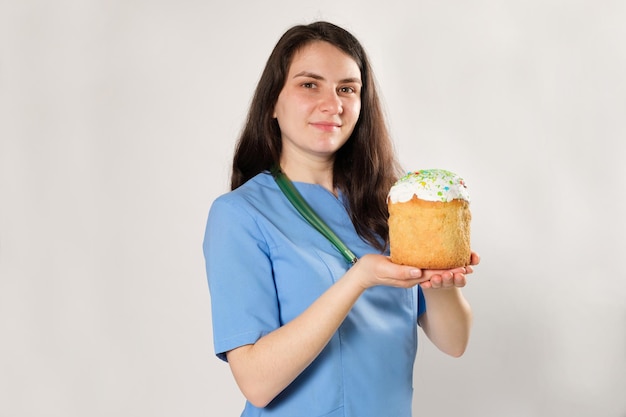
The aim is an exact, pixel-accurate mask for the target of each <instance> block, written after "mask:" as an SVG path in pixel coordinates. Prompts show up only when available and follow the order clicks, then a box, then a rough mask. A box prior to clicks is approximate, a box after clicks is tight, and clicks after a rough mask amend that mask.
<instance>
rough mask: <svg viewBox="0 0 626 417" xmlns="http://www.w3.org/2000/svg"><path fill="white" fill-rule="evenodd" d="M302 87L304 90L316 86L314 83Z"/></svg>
mask: <svg viewBox="0 0 626 417" xmlns="http://www.w3.org/2000/svg"><path fill="white" fill-rule="evenodd" d="M302 87H304V88H315V84H314V83H304V84H302Z"/></svg>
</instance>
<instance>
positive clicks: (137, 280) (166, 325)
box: [0, 0, 626, 417]
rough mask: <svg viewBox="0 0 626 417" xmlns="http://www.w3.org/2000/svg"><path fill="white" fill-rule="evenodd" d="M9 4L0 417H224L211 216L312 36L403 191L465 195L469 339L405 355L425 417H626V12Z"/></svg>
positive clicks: (428, 4)
mask: <svg viewBox="0 0 626 417" xmlns="http://www.w3.org/2000/svg"><path fill="white" fill-rule="evenodd" d="M0 5H1V6H0V48H1V49H0V53H1V55H0V106H1V107H0V117H1V119H0V416H1V417H35V416H46V417H48V416H49V417H85V416H93V417H98V416H107V417H108V416H151V417H160V416H186V417H191V416H214V417H222V416H224V417H227V416H237V415H239V413H240V412H241V409H242V407H243V398H242V396H241V395H240V394H239V391H238V389H237V387H236V385H235V383H234V380H233V379H232V377H231V375H230V372H229V370H228V366H227V365H226V364H225V363H223V362H221V361H219V360H218V359H216V357H215V356H214V352H213V346H212V333H211V317H210V298H209V294H208V290H207V284H206V277H205V271H204V260H203V255H202V251H201V243H202V238H203V233H204V226H205V220H206V215H207V212H208V209H209V207H210V204H211V202H212V201H213V200H214V199H215V198H216V197H217V196H218V195H220V194H222V193H224V192H226V191H227V190H228V182H229V170H230V160H231V157H232V152H233V147H234V142H235V140H236V137H237V134H238V133H239V131H240V129H241V126H242V123H243V120H244V117H245V114H246V112H247V108H248V105H249V103H250V99H251V96H252V92H253V89H254V87H255V85H256V82H257V80H258V78H259V76H260V72H261V70H262V68H263V66H264V64H265V60H266V59H267V56H268V55H269V53H270V51H271V49H272V48H273V46H274V44H275V43H276V41H277V40H278V38H279V36H280V35H281V34H282V33H283V32H284V31H285V30H286V29H287V28H289V27H290V26H292V25H294V24H299V23H309V22H312V21H315V20H319V19H324V20H329V21H332V22H334V23H337V24H340V25H342V26H343V27H345V28H346V29H348V30H350V31H351V32H352V33H353V34H355V35H356V36H357V37H358V38H359V39H360V40H361V41H362V43H363V44H364V46H365V48H366V49H367V51H368V52H369V54H370V58H371V60H372V64H373V67H374V71H375V74H376V76H377V80H378V84H379V87H380V89H381V90H380V91H381V92H382V96H383V100H384V105H385V110H386V113H387V115H388V120H389V126H390V129H391V131H392V133H393V136H394V138H395V144H396V148H397V151H398V154H399V155H400V158H401V161H402V163H403V164H404V166H405V169H406V170H414V169H421V168H445V169H449V170H452V171H455V172H457V173H459V174H461V175H462V176H463V177H464V178H465V180H466V182H467V184H468V186H469V190H470V192H471V196H472V206H471V207H472V213H473V222H472V228H473V229H472V240H473V242H472V243H473V247H474V250H476V251H477V252H479V253H480V254H481V255H482V263H481V265H480V266H479V267H478V268H476V272H475V273H474V274H473V275H472V276H471V279H470V283H469V284H468V286H467V287H466V288H465V290H464V292H465V294H466V297H467V298H468V299H469V301H470V302H471V304H472V306H473V309H474V316H475V324H474V330H473V334H472V339H471V343H470V346H469V348H468V351H467V352H466V354H465V355H464V356H463V357H462V358H459V359H453V358H449V357H446V356H445V355H443V354H442V353H440V352H438V351H436V350H435V349H434V348H433V347H432V345H431V344H430V343H429V342H428V341H427V340H426V338H425V337H422V338H421V339H420V346H419V353H418V358H417V360H416V365H415V380H414V387H415V399H414V414H415V416H430V417H436V416H452V415H463V416H470V417H485V416H486V417H492V416H493V417H500V416H507V417H515V416H520V417H529V416H530V417H534V416H542V417H543V416H568V417H587V416H594V417H624V416H626V396H625V395H624V392H625V391H626V272H625V269H624V264H623V260H624V258H625V256H626V242H625V238H624V236H625V235H626V218H625V213H626V77H625V74H626V47H625V46H624V40H625V39H626V26H625V25H624V22H625V21H626V3H625V2H623V1H619V0H615V1H608V0H598V1H591V0H579V1H564V0H561V1H559V0H511V1H494V0H491V1H490V0H480V1H473V0H470V1H461V0H453V1H431V0H417V1H405V0H387V1H383V2H381V1H356V0H353V1H329V0H320V1H317V2H313V3H311V2H307V3H302V2H294V1H291V0H280V1H279V0H275V1H271V0H270V1H264V2H252V1H237V0H234V1H229V2H226V1H199V0H175V1H174V0H157V1H146V0H85V1H70V0H60V1H56V2H49V1H44V0H19V1H17V0H2V1H1V2H0ZM389 354H390V355H392V354H393V352H389ZM380 417H393V416H380Z"/></svg>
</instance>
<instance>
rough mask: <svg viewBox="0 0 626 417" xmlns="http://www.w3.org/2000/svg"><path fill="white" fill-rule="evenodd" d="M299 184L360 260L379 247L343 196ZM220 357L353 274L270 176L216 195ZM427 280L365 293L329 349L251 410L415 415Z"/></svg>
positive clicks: (210, 259) (211, 277)
mask: <svg viewBox="0 0 626 417" xmlns="http://www.w3.org/2000/svg"><path fill="white" fill-rule="evenodd" d="M294 185H295V186H296V188H297V189H298V191H300V193H301V194H302V195H303V197H304V198H305V199H306V201H307V202H308V203H309V204H310V205H311V207H312V208H313V209H314V210H315V212H316V213H317V214H318V215H319V216H320V218H322V220H324V222H326V224H328V226H330V228H331V229H332V230H333V231H334V232H335V234H337V236H339V238H340V239H341V240H342V241H343V242H344V243H345V244H346V246H348V247H349V248H350V249H351V250H352V252H354V253H355V254H356V256H357V257H361V256H363V255H365V254H367V253H378V252H377V251H376V249H374V248H373V247H371V246H370V245H369V244H367V243H366V242H364V241H363V240H362V239H361V238H360V237H359V236H358V235H357V233H356V231H355V229H354V226H353V225H352V222H351V220H350V217H349V215H348V212H347V211H346V208H345V206H344V201H343V197H342V195H341V194H340V196H339V198H336V197H335V196H334V195H333V194H332V193H330V192H329V191H328V190H326V189H325V188H323V187H322V186H320V185H316V184H307V183H299V182H295V183H294ZM204 254H205V259H206V268H207V277H208V282H209V290H210V294H211V309H212V320H213V339H214V347H215V352H216V354H217V356H218V357H219V358H221V359H223V360H225V359H226V356H225V352H227V351H229V350H231V349H234V348H236V347H239V346H242V345H246V344H252V343H255V342H256V341H257V340H258V339H259V338H261V337H262V336H263V335H266V334H268V333H270V332H271V331H273V330H275V329H277V328H278V327H280V326H282V325H283V324H285V323H287V322H289V321H290V320H292V319H293V318H295V317H297V316H298V315H299V314H300V313H302V312H303V311H304V310H305V309H306V308H307V307H308V306H309V305H310V304H311V303H313V301H315V300H316V299H317V298H318V297H319V296H320V295H321V294H322V293H323V292H324V291H326V290H327V289H328V288H329V287H330V286H331V285H332V284H333V283H334V282H335V281H337V280H338V279H340V278H341V277H342V276H343V275H344V274H345V272H346V271H347V270H348V268H349V265H348V263H347V262H346V260H345V259H344V258H343V257H342V256H341V254H340V253H339V252H338V251H337V249H335V247H334V246H333V245H332V244H331V243H330V242H329V241H328V240H327V239H326V238H325V237H324V236H322V235H321V234H320V233H319V232H317V231H316V230H315V229H314V228H313V227H312V226H310V225H309V224H308V223H307V222H306V220H305V219H304V218H303V217H302V216H301V215H300V214H299V213H298V212H297V211H296V209H295V208H294V207H293V206H292V205H291V203H290V202H289V201H288V200H287V198H286V197H285V196H284V195H283V194H282V192H281V191H280V189H279V188H278V186H277V185H276V183H275V181H274V179H273V178H272V176H271V175H270V174H269V173H268V172H264V173H261V174H259V175H257V176H256V177H254V178H252V179H251V180H250V181H248V182H247V183H245V184H244V185H242V186H241V187H239V188H237V189H236V190H234V191H231V192H229V193H227V194H225V195H222V196H221V197H219V198H218V199H216V200H215V202H214V203H213V205H212V206H211V210H210V212H209V218H208V222H207V228H206V235H205V239H204ZM424 309H425V303H424V298H423V295H422V293H421V289H420V288H419V286H417V287H413V288H410V289H402V288H392V287H385V286H378V287H373V288H369V289H368V290H367V291H365V292H364V293H363V294H362V295H361V297H360V298H359V299H358V301H357V302H356V304H355V305H354V307H353V308H352V310H351V311H350V313H349V314H348V316H347V317H346V319H345V320H344V322H343V323H342V324H341V326H340V327H339V330H338V331H337V332H336V333H335V335H334V336H333V337H332V339H331V340H330V342H329V343H328V345H327V346H326V347H325V348H324V350H323V351H322V352H321V353H320V355H319V356H318V357H317V358H316V359H315V360H314V361H313V363H312V364H311V365H310V366H309V367H308V368H307V369H306V370H304V372H302V374H300V376H298V378H296V380H294V381H293V382H292V383H291V385H289V386H288V387H287V388H286V389H285V390H284V391H283V392H282V393H281V394H279V395H278V396H277V397H276V398H275V399H274V400H273V401H272V402H271V403H270V404H269V405H268V406H266V407H265V408H257V407H255V406H253V405H252V404H250V403H246V406H245V409H244V411H243V414H242V416H245V417H251V416H254V417H257V416H281V417H298V416H302V417H305V416H306V417H312V416H314V417H338V416H342V417H368V416H372V417H384V416H393V417H410V416H411V402H412V394H413V387H412V381H413V376H412V375H413V363H414V360H415V354H416V351H417V317H418V316H419V314H421V313H422V312H423V311H424Z"/></svg>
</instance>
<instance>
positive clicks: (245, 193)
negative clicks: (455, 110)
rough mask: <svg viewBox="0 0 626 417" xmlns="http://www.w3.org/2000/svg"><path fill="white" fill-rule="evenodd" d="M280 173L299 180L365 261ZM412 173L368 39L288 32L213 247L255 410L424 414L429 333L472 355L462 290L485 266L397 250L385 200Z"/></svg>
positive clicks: (236, 370) (228, 343)
mask: <svg viewBox="0 0 626 417" xmlns="http://www.w3.org/2000/svg"><path fill="white" fill-rule="evenodd" d="M272 173H274V174H275V176H278V175H280V174H281V173H284V176H285V177H286V178H288V180H286V181H287V182H288V181H289V180H291V181H292V182H293V184H294V186H295V188H296V189H297V190H298V191H299V193H300V194H301V195H302V196H303V197H304V199H305V200H306V202H308V204H309V205H310V206H311V207H312V208H313V210H314V211H315V212H316V213H317V214H318V215H319V217H320V218H321V219H322V220H323V221H324V222H325V223H326V224H327V225H328V226H329V227H330V229H331V230H333V231H334V233H335V234H336V235H337V236H338V237H339V238H340V239H341V240H342V241H343V243H345V245H346V246H347V247H348V248H349V249H350V250H351V251H352V252H353V253H354V254H355V255H356V257H357V258H358V261H357V262H356V263H355V264H354V265H351V264H350V263H349V262H347V261H346V260H345V259H344V258H343V257H342V255H341V253H340V252H339V251H338V250H337V249H336V248H335V247H334V246H333V244H332V243H331V242H330V241H329V240H328V239H327V238H326V237H324V236H323V235H322V234H321V233H319V232H318V231H317V230H315V228H313V227H312V226H311V225H310V224H309V223H307V221H306V220H304V218H303V217H302V216H301V215H300V214H299V213H298V211H297V210H296V209H295V207H294V206H293V205H292V204H291V203H290V201H289V200H288V199H287V197H286V196H285V195H284V194H283V192H282V191H281V188H280V187H279V185H278V184H277V181H276V179H275V178H274V176H273V175H272ZM399 174H400V170H399V169H398V164H397V162H396V159H395V156H394V154H393V151H392V144H391V141H390V138H389V134H388V131H387V128H386V125H385V121H384V118H383V114H382V111H381V106H380V103H379V99H378V95H377V93H376V89H375V85H374V78H373V75H372V72H371V68H370V64H369V62H368V59H367V56H366V54H365V52H364V50H363V48H362V47H361V45H360V44H359V42H358V41H357V40H356V39H355V38H354V37H353V36H352V35H351V34H349V33H348V32H347V31H345V30H344V29H342V28H339V27H337V26H335V25H332V24H330V23H326V22H317V23H313V24H310V25H301V26H296V27H293V28H291V29H290V30H288V31H287V32H286V33H285V34H284V35H283V37H282V38H281V39H280V40H279V42H278V43H277V45H276V47H275V48H274V50H273V52H272V54H271V55H270V57H269V59H268V62H267V64H266V67H265V70H264V72H263V74H262V76H261V79H260V81H259V84H258V87H257V89H256V92H255V95H254V98H253V101H252V104H251V108H250V111H249V115H248V119H247V122H246V125H245V128H244V130H243V132H242V135H241V137H240V139H239V142H238V144H237V148H236V151H235V156H234V162H233V173H232V179H231V188H232V191H231V192H230V193H227V194H225V195H223V196H221V197H219V198H218V199H217V200H216V201H215V202H214V203H213V205H212V207H211V210H210V213H209V219H208V223H207V231H206V236H205V243H204V251H205V257H206V265H207V276H208V281H209V288H210V292H211V305H212V317H213V333H214V344H215V350H216V353H217V355H218V357H220V358H222V359H224V360H227V361H228V363H229V365H230V367H231V370H232V373H233V375H234V377H235V380H236V381H237V384H238V385H239V388H240V389H241V391H242V393H243V394H244V395H245V397H246V399H247V400H248V401H247V403H246V406H245V410H244V411H243V414H242V415H243V416H288V417H296V416H316V417H318V416H357V417H366V416H375V417H382V416H393V417H403V416H410V415H411V402H412V370H413V362H414V359H415V354H416V350H417V324H418V323H419V325H420V326H421V327H422V329H423V330H424V332H425V334H426V335H427V336H428V338H429V339H430V340H431V341H432V342H433V343H434V344H435V345H436V346H437V347H438V348H439V349H441V350H442V351H444V352H446V353H448V354H450V355H453V356H459V355H461V354H462V353H463V352H464V350H465V347H466V345H467V342H468V338H469V331H470V322H471V312H470V307H469V305H468V303H467V302H466V301H465V299H464V298H463V296H462V294H461V292H460V290H459V288H460V287H463V286H464V285H465V283H466V274H468V273H471V272H472V268H471V267H467V268H457V269H453V270H447V271H429V270H420V269H417V268H414V267H410V266H404V265H396V264H393V263H392V262H391V261H390V260H389V258H388V257H387V256H386V254H387V246H388V228H387V216H388V213H387V207H386V195H387V193H388V191H389V188H390V187H391V185H392V184H393V183H394V182H395V180H396V179H397V178H398V175H399ZM478 261H479V258H478V256H477V255H476V254H474V253H473V254H472V264H473V265H475V264H477V263H478ZM426 306H427V308H426Z"/></svg>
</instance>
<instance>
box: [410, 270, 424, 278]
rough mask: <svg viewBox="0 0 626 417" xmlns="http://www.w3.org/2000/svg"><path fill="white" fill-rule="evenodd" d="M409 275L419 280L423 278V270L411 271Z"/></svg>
mask: <svg viewBox="0 0 626 417" xmlns="http://www.w3.org/2000/svg"><path fill="white" fill-rule="evenodd" d="M409 274H411V278H419V277H421V276H422V270H421V269H411V271H410V272H409Z"/></svg>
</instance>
